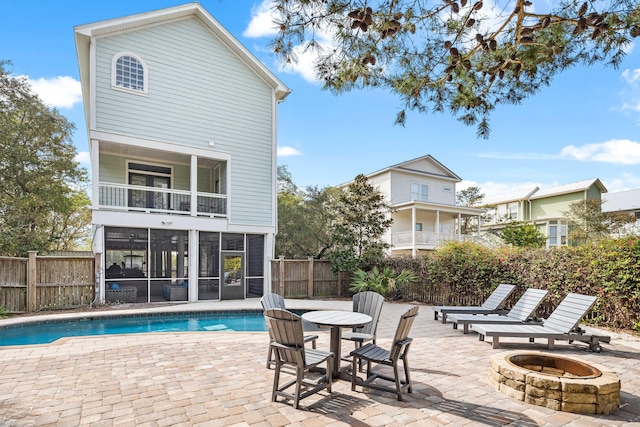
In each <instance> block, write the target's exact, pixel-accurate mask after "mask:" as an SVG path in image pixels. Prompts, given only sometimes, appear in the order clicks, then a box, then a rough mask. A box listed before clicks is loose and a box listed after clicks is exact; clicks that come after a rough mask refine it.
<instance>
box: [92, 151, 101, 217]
mask: <svg viewBox="0 0 640 427" xmlns="http://www.w3.org/2000/svg"><path fill="white" fill-rule="evenodd" d="M99 206H100V141H98V140H97V139H92V140H91V209H92V210H98V208H99Z"/></svg>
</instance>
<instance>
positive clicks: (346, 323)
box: [302, 310, 372, 378]
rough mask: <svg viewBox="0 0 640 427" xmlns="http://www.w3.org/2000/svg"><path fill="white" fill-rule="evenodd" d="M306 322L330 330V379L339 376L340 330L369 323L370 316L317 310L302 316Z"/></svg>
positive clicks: (350, 312)
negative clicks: (331, 366)
mask: <svg viewBox="0 0 640 427" xmlns="http://www.w3.org/2000/svg"><path fill="white" fill-rule="evenodd" d="M302 318H303V319H304V320H306V321H307V322H310V323H314V324H316V325H318V326H328V327H330V328H331V341H330V344H329V348H330V350H331V352H333V354H334V361H335V363H334V364H333V373H332V375H331V376H332V378H338V377H339V376H340V360H342V359H341V358H340V349H341V346H342V328H357V327H360V326H364V325H366V324H367V323H370V322H371V320H372V319H371V316H369V315H367V314H363V313H358V312H353V311H338V310H319V311H308V312H306V313H304V314H303V315H302Z"/></svg>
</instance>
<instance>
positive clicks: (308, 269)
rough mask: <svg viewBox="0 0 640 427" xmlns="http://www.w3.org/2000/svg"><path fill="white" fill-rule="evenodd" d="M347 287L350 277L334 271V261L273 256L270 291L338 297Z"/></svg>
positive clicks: (289, 294)
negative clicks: (274, 257)
mask: <svg viewBox="0 0 640 427" xmlns="http://www.w3.org/2000/svg"><path fill="white" fill-rule="evenodd" d="M348 288H349V278H348V277H345V276H344V275H338V276H336V275H335V274H333V272H332V271H331V261H327V260H318V259H313V258H309V259H284V258H282V257H280V258H279V259H274V260H271V292H275V293H277V294H280V295H282V296H284V297H285V298H307V297H308V298H312V297H338V296H342V295H346V294H347V289H348Z"/></svg>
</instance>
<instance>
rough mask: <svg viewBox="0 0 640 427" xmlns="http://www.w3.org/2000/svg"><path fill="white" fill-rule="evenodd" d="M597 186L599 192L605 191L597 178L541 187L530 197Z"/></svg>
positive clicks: (573, 191)
mask: <svg viewBox="0 0 640 427" xmlns="http://www.w3.org/2000/svg"><path fill="white" fill-rule="evenodd" d="M593 185H595V186H597V187H598V188H599V189H600V192H601V193H606V192H607V189H606V188H605V186H604V185H603V184H602V182H600V180H599V179H597V178H596V179H587V180H585V181H578V182H573V183H571V184H563V185H556V186H553V187H548V188H543V189H541V190H538V191H536V192H535V194H534V195H532V196H531V199H540V198H542V197H549V196H559V195H561V194H569V193H575V192H577V191H585V190H588V189H589V188H591V186H593Z"/></svg>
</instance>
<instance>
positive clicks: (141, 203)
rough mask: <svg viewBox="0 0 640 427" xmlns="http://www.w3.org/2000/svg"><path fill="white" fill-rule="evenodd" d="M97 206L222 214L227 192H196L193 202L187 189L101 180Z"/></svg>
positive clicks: (176, 212) (183, 213)
mask: <svg viewBox="0 0 640 427" xmlns="http://www.w3.org/2000/svg"><path fill="white" fill-rule="evenodd" d="M98 208H99V209H108V210H123V211H137V212H147V213H169V214H180V215H197V216H209V217H226V216H227V196H226V194H217V193H203V192H197V193H196V194H195V203H192V194H191V192H190V191H185V190H176V189H170V188H156V187H147V186H140V185H126V184H115V183H108V182H101V183H100V185H99V206H98Z"/></svg>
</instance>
